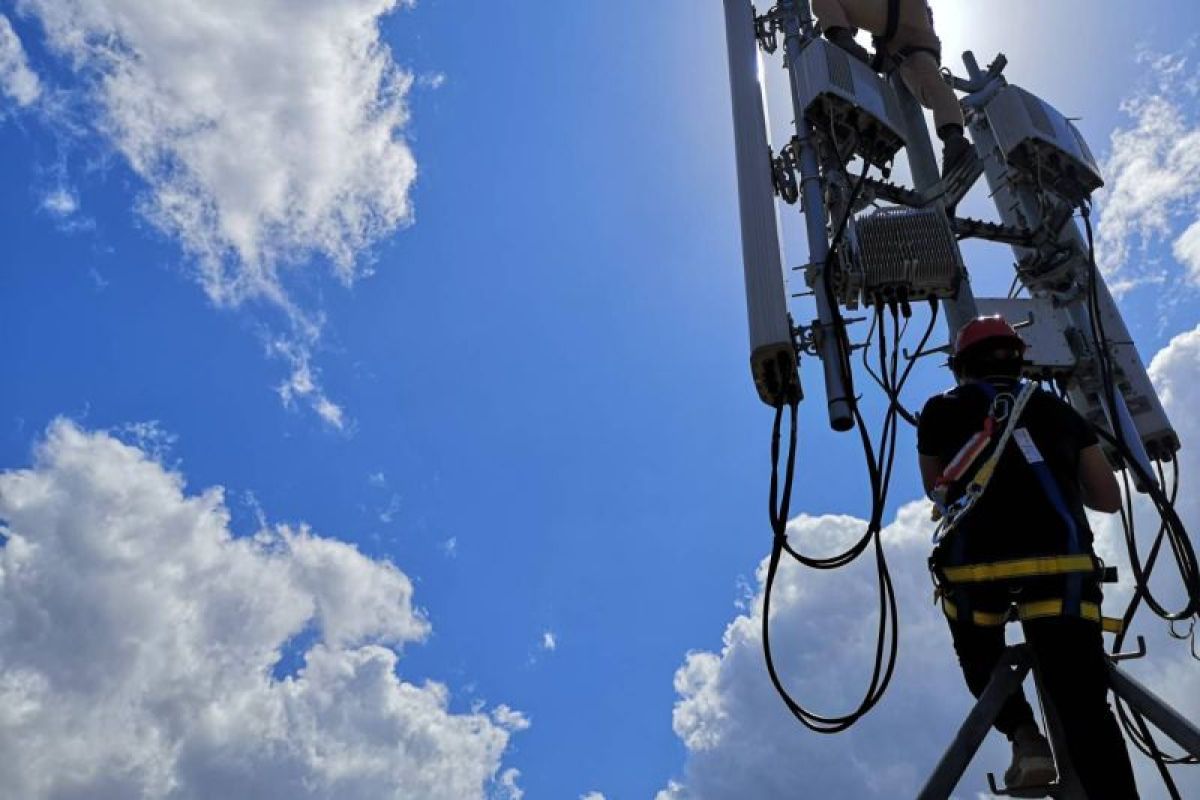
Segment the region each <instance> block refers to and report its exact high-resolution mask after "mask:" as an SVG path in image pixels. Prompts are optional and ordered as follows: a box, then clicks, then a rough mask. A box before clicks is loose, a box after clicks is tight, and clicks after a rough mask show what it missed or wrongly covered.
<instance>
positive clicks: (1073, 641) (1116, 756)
mask: <svg viewBox="0 0 1200 800" xmlns="http://www.w3.org/2000/svg"><path fill="white" fill-rule="evenodd" d="M1025 640H1026V641H1027V642H1029V644H1030V645H1031V646H1032V647H1033V650H1034V654H1035V656H1036V657H1037V661H1038V670H1039V672H1040V674H1041V679H1042V687H1043V691H1045V692H1046V694H1047V695H1048V696H1049V697H1050V698H1051V700H1052V702H1053V703H1054V708H1055V710H1056V711H1057V712H1058V716H1059V718H1060V720H1061V721H1062V727H1063V735H1064V736H1065V737H1066V740H1067V752H1068V753H1069V755H1070V758H1071V764H1072V765H1073V766H1074V767H1075V772H1076V773H1077V774H1078V775H1079V780H1080V783H1082V784H1083V788H1084V791H1085V792H1086V793H1087V796H1088V797H1089V798H1090V799H1091V800H1106V799H1107V798H1112V799H1113V800H1136V798H1137V796H1138V794H1137V786H1136V785H1135V784H1134V780H1133V768H1132V766H1131V765H1130V763H1129V753H1128V751H1127V750H1126V749H1125V740H1124V739H1123V738H1122V736H1121V729H1120V727H1119V726H1118V724H1117V720H1116V717H1115V716H1114V715H1113V712H1112V709H1111V708H1110V707H1109V705H1108V673H1107V669H1106V667H1105V661H1104V642H1103V640H1102V639H1101V634H1100V626H1099V625H1097V624H1096V623H1094V622H1089V621H1088V620H1084V619H1080V618H1078V617H1048V618H1045V619H1035V620H1030V621H1028V622H1026V623H1025Z"/></svg>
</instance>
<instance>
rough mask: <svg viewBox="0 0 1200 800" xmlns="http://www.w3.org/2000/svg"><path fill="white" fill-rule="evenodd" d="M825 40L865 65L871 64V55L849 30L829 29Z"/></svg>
mask: <svg viewBox="0 0 1200 800" xmlns="http://www.w3.org/2000/svg"><path fill="white" fill-rule="evenodd" d="M825 38H826V39H828V40H829V41H831V42H833V43H834V44H836V45H837V46H838V47H840V48H842V49H843V50H845V51H846V52H847V53H849V54H850V55H852V56H854V57H855V58H857V59H858V60H859V61H861V62H863V63H864V64H870V63H871V54H870V53H869V52H868V51H867V48H865V47H863V46H862V45H861V44H859V43H858V42H856V41H855V40H854V34H853V33H851V32H850V30H849V29H848V28H829V29H827V30H826V31H825Z"/></svg>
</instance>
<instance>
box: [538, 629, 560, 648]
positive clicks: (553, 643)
mask: <svg viewBox="0 0 1200 800" xmlns="http://www.w3.org/2000/svg"><path fill="white" fill-rule="evenodd" d="M542 649H543V650H546V651H548V652H554V651H555V650H557V649H558V637H557V636H556V635H555V634H554V631H543V632H542Z"/></svg>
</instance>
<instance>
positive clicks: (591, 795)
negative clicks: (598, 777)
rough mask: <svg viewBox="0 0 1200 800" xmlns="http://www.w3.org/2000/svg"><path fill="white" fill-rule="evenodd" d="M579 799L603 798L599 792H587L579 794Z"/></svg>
mask: <svg viewBox="0 0 1200 800" xmlns="http://www.w3.org/2000/svg"><path fill="white" fill-rule="evenodd" d="M579 800H604V795H602V794H600V793H599V792H588V793H587V794H581V795H580V796H579Z"/></svg>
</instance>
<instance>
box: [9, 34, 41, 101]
mask: <svg viewBox="0 0 1200 800" xmlns="http://www.w3.org/2000/svg"><path fill="white" fill-rule="evenodd" d="M0 94H4V95H5V96H7V97H9V98H10V99H12V100H13V102H15V103H16V104H17V105H18V106H30V105H33V103H34V102H36V101H37V99H38V97H40V96H41V94H42V84H41V81H39V80H38V77H37V75H35V74H34V73H33V71H32V70H30V69H29V62H28V60H27V59H26V58H25V48H24V47H23V46H22V45H21V40H20V39H19V38H18V37H17V32H16V31H14V30H13V27H12V23H11V22H9V20H8V17H6V16H4V15H3V14H0Z"/></svg>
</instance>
